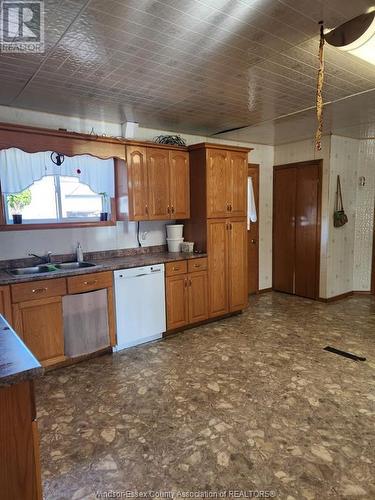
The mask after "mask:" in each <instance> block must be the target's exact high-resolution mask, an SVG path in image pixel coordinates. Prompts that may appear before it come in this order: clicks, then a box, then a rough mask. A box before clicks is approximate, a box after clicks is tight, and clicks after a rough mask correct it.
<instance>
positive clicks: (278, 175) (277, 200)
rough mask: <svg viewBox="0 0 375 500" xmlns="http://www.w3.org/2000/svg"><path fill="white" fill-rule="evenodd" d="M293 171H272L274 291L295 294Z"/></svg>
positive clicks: (295, 180) (294, 173) (280, 169)
mask: <svg viewBox="0 0 375 500" xmlns="http://www.w3.org/2000/svg"><path fill="white" fill-rule="evenodd" d="M296 182H297V174H296V168H295V167H289V166H281V167H275V168H274V175H273V289H274V290H277V291H280V292H287V293H294V262H295V213H296Z"/></svg>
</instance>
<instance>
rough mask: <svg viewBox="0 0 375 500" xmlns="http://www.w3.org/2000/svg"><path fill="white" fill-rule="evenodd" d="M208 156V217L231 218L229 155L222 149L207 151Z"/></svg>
mask: <svg viewBox="0 0 375 500" xmlns="http://www.w3.org/2000/svg"><path fill="white" fill-rule="evenodd" d="M206 155H207V158H206V165H207V167H206V168H207V217H208V218H216V217H229V216H230V211H229V204H230V200H229V199H228V193H229V190H228V181H229V182H230V176H229V153H228V151H224V150H222V149H207V151H206Z"/></svg>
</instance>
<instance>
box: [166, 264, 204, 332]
mask: <svg viewBox="0 0 375 500" xmlns="http://www.w3.org/2000/svg"><path fill="white" fill-rule="evenodd" d="M195 260H197V261H198V262H199V263H198V264H197V266H198V267H197V268H194V267H192V266H191V265H190V264H191V263H192V262H194V261H195ZM188 268H190V269H191V272H189V273H188V272H187V270H188ZM166 301H167V330H174V329H176V328H181V327H183V326H186V325H188V324H193V323H197V322H199V321H204V320H206V319H207V318H208V277H207V258H206V257H203V258H201V259H194V260H192V261H188V263H187V262H186V261H180V262H176V263H168V264H166Z"/></svg>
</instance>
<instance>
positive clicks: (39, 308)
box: [13, 280, 65, 366]
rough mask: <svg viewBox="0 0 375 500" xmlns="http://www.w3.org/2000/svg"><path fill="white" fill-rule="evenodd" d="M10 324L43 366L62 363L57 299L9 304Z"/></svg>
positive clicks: (60, 326)
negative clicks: (11, 310) (11, 319)
mask: <svg viewBox="0 0 375 500" xmlns="http://www.w3.org/2000/svg"><path fill="white" fill-rule="evenodd" d="M51 281H52V280H51ZM15 286H17V285H15ZM13 325H14V328H15V330H16V331H17V332H18V333H19V335H20V336H21V337H22V340H23V341H24V342H25V344H26V345H27V347H28V348H29V349H30V351H31V352H32V353H33V354H34V356H35V357H36V358H37V359H38V361H39V362H40V363H41V364H42V365H43V366H49V365H52V364H55V363H59V362H60V361H64V359H65V356H64V335H63V314H62V297H61V296H58V297H47V298H42V299H36V300H28V301H26V302H18V303H17V304H13Z"/></svg>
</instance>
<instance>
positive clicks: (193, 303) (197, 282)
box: [189, 271, 208, 323]
mask: <svg viewBox="0 0 375 500" xmlns="http://www.w3.org/2000/svg"><path fill="white" fill-rule="evenodd" d="M207 279H208V278H207V271H198V272H195V273H191V274H189V323H196V322H197V321H204V320H205V319H207V318H208V288H207V286H208V283H207Z"/></svg>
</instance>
